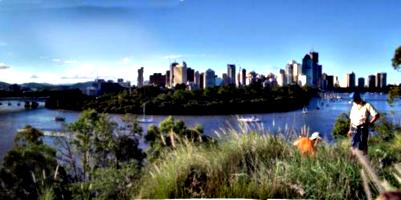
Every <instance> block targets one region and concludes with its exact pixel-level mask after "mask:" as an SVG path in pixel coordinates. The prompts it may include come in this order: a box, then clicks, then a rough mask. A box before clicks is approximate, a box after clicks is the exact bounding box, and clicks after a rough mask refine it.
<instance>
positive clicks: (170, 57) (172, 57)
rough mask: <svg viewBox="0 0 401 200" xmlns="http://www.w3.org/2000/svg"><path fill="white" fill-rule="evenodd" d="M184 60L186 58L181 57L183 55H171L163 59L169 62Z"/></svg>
mask: <svg viewBox="0 0 401 200" xmlns="http://www.w3.org/2000/svg"><path fill="white" fill-rule="evenodd" d="M182 58H184V56H183V55H181V54H171V55H166V56H163V59H167V60H169V61H170V60H177V59H182Z"/></svg>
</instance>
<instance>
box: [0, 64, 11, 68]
mask: <svg viewBox="0 0 401 200" xmlns="http://www.w3.org/2000/svg"><path fill="white" fill-rule="evenodd" d="M9 68H10V66H8V65H6V64H4V63H0V69H9Z"/></svg>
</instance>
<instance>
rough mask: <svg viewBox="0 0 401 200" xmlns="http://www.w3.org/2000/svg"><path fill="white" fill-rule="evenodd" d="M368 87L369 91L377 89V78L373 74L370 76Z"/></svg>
mask: <svg viewBox="0 0 401 200" xmlns="http://www.w3.org/2000/svg"><path fill="white" fill-rule="evenodd" d="M368 87H369V89H373V88H375V87H376V76H375V75H373V74H372V75H369V76H368Z"/></svg>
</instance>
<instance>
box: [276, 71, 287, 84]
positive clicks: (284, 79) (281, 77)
mask: <svg viewBox="0 0 401 200" xmlns="http://www.w3.org/2000/svg"><path fill="white" fill-rule="evenodd" d="M277 83H278V85H279V86H281V87H282V86H286V85H287V77H286V75H285V70H284V69H280V73H279V75H278V77H277Z"/></svg>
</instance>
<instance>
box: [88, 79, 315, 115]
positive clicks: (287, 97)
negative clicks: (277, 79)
mask: <svg viewBox="0 0 401 200" xmlns="http://www.w3.org/2000/svg"><path fill="white" fill-rule="evenodd" d="M178 88H179V87H178ZM314 92H316V91H314V90H312V89H310V88H301V87H299V86H297V85H293V86H288V87H275V88H262V87H259V86H249V87H244V88H236V87H235V86H224V87H215V88H206V89H204V90H194V91H189V90H185V89H180V88H179V89H175V90H171V89H166V88H158V87H153V86H146V87H142V88H135V89H134V90H133V91H132V92H131V94H130V93H129V92H127V91H125V92H122V93H119V94H118V95H103V96H101V97H99V98H97V99H96V100H95V101H92V102H91V103H90V104H88V105H86V106H87V108H94V109H96V110H97V111H99V112H109V113H127V112H128V113H137V114H140V113H142V112H143V107H144V105H146V114H184V115H185V114H190V115H197V114H199V115H208V114H238V113H265V112H284V111H289V110H294V109H297V108H302V107H303V106H305V105H307V104H308V102H309V100H310V98H311V97H312V96H313V95H314Z"/></svg>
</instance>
